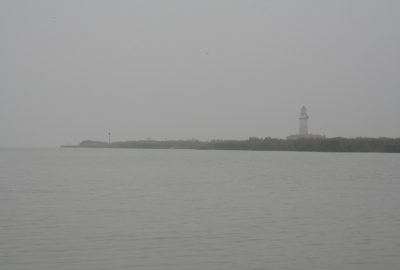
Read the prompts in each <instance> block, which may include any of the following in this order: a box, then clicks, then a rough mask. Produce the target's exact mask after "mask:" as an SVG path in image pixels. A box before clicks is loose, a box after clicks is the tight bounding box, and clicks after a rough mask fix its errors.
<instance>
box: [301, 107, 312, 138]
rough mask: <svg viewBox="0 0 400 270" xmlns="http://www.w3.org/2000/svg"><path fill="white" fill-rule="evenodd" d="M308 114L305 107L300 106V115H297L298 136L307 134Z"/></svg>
mask: <svg viewBox="0 0 400 270" xmlns="http://www.w3.org/2000/svg"><path fill="white" fill-rule="evenodd" d="M308 118H310V117H308V114H307V108H306V107H305V106H303V107H301V110H300V117H299V135H300V136H307V135H308V125H307V122H308Z"/></svg>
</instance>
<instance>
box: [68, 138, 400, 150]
mask: <svg viewBox="0 0 400 270" xmlns="http://www.w3.org/2000/svg"><path fill="white" fill-rule="evenodd" d="M63 147H82V148H146V149H199V150H211V149H214V150H254V151H310V152H382V153H400V138H363V137H360V138H343V137H336V138H317V139H312V138H303V139H296V140H288V139H276V138H270V137H267V138H249V139H247V140H212V141H199V140H163V141H158V140H135V141H121V142H111V143H108V142H100V141H91V140H86V141H82V142H81V143H80V144H79V145H74V146H63Z"/></svg>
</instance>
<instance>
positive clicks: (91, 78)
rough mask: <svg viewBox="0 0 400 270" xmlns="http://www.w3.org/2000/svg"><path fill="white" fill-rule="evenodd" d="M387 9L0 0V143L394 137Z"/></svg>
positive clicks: (393, 30)
mask: <svg viewBox="0 0 400 270" xmlns="http://www.w3.org/2000/svg"><path fill="white" fill-rule="evenodd" d="M399 12H400V1H395V0H393V1H389V0H387V1H383V0H376V1H370V0H358V1H356V0H353V1H333V0H332V1H320V0H315V1H310V0H308V1H306V0H304V1H300V0H293V1H282V0H276V1H267V0H264V1H258V0H253V1H250V0H246V1H233V0H220V1H218V0H202V1H188V0H182V1H174V0H169V1H149V0H143V1H133V0H132V1H116V0H113V1H111V0H109V1H100V0H86V1H84V0H79V1H70V0H65V1H61V0H59V1H56V0H48V1H43V0H35V1H28V0H26V1H15V0H9V1H7V0H2V1H0V39H1V42H0V132H1V133H0V146H58V145H60V144H67V143H79V142H80V141H81V140H83V139H94V140H107V132H108V130H110V131H111V132H112V139H113V140H128V139H142V138H147V137H151V138H154V139H164V138H169V139H185V138H198V139H203V140H208V139H214V138H221V139H222V138H226V139H228V138H232V139H244V138H247V137H249V136H257V137H266V136H271V137H285V136H286V135H289V134H294V133H297V126H298V123H297V121H298V120H297V117H298V114H299V111H300V107H301V106H302V105H305V106H307V108H308V110H309V115H310V120H309V129H310V132H312V133H317V134H325V135H327V136H328V137H333V136H346V137H355V136H373V137H377V136H388V137H400V120H399V117H400V76H399V75H400V74H399V71H400V16H399Z"/></svg>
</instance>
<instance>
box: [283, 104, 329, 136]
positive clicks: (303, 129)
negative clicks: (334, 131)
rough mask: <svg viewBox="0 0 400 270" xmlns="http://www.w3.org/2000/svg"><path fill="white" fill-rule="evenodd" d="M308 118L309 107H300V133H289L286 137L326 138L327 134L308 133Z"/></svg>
mask: <svg viewBox="0 0 400 270" xmlns="http://www.w3.org/2000/svg"><path fill="white" fill-rule="evenodd" d="M308 118H310V117H309V116H308V114H307V108H306V107H305V106H303V107H301V109H300V116H299V133H297V134H294V135H289V136H287V137H286V139H288V140H298V139H324V138H325V136H323V135H318V134H310V133H308V123H307V122H308Z"/></svg>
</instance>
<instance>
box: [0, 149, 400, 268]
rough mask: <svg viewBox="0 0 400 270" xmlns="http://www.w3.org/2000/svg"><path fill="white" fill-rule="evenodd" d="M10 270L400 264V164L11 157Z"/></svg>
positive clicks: (4, 255) (4, 228)
mask: <svg viewBox="0 0 400 270" xmlns="http://www.w3.org/2000/svg"><path fill="white" fill-rule="evenodd" d="M0 269H6V270H14V269H18V270H19V269H27V270H28V269H29V270H35V269H38V270H39V269H40V270H55V269H56V270H58V269H68V270H72V269H77V270H78V269H79V270H87V269H93V270H94V269H96V270H99V269H114V270H121V269H138V270H155V269H157V270H159V269H162V270H165V269H167V270H168V269H171V270H187V269H193V270H205V269H226V270H244V269H258V270H260V269H304V270H309V269H318V270H321V269H343V270H349V269H360V270H361V269H362V270H368V269H370V270H379V269H384V270H391V269H393V270H398V269H400V155H398V154H344V153H340V154H339V153H336V154H333V153H293V152H246V151H196V150H128V149H47V150H46V149H36V150H32V149H31V150H29V149H25V150H15V149H14V150H13V149H0Z"/></svg>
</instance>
